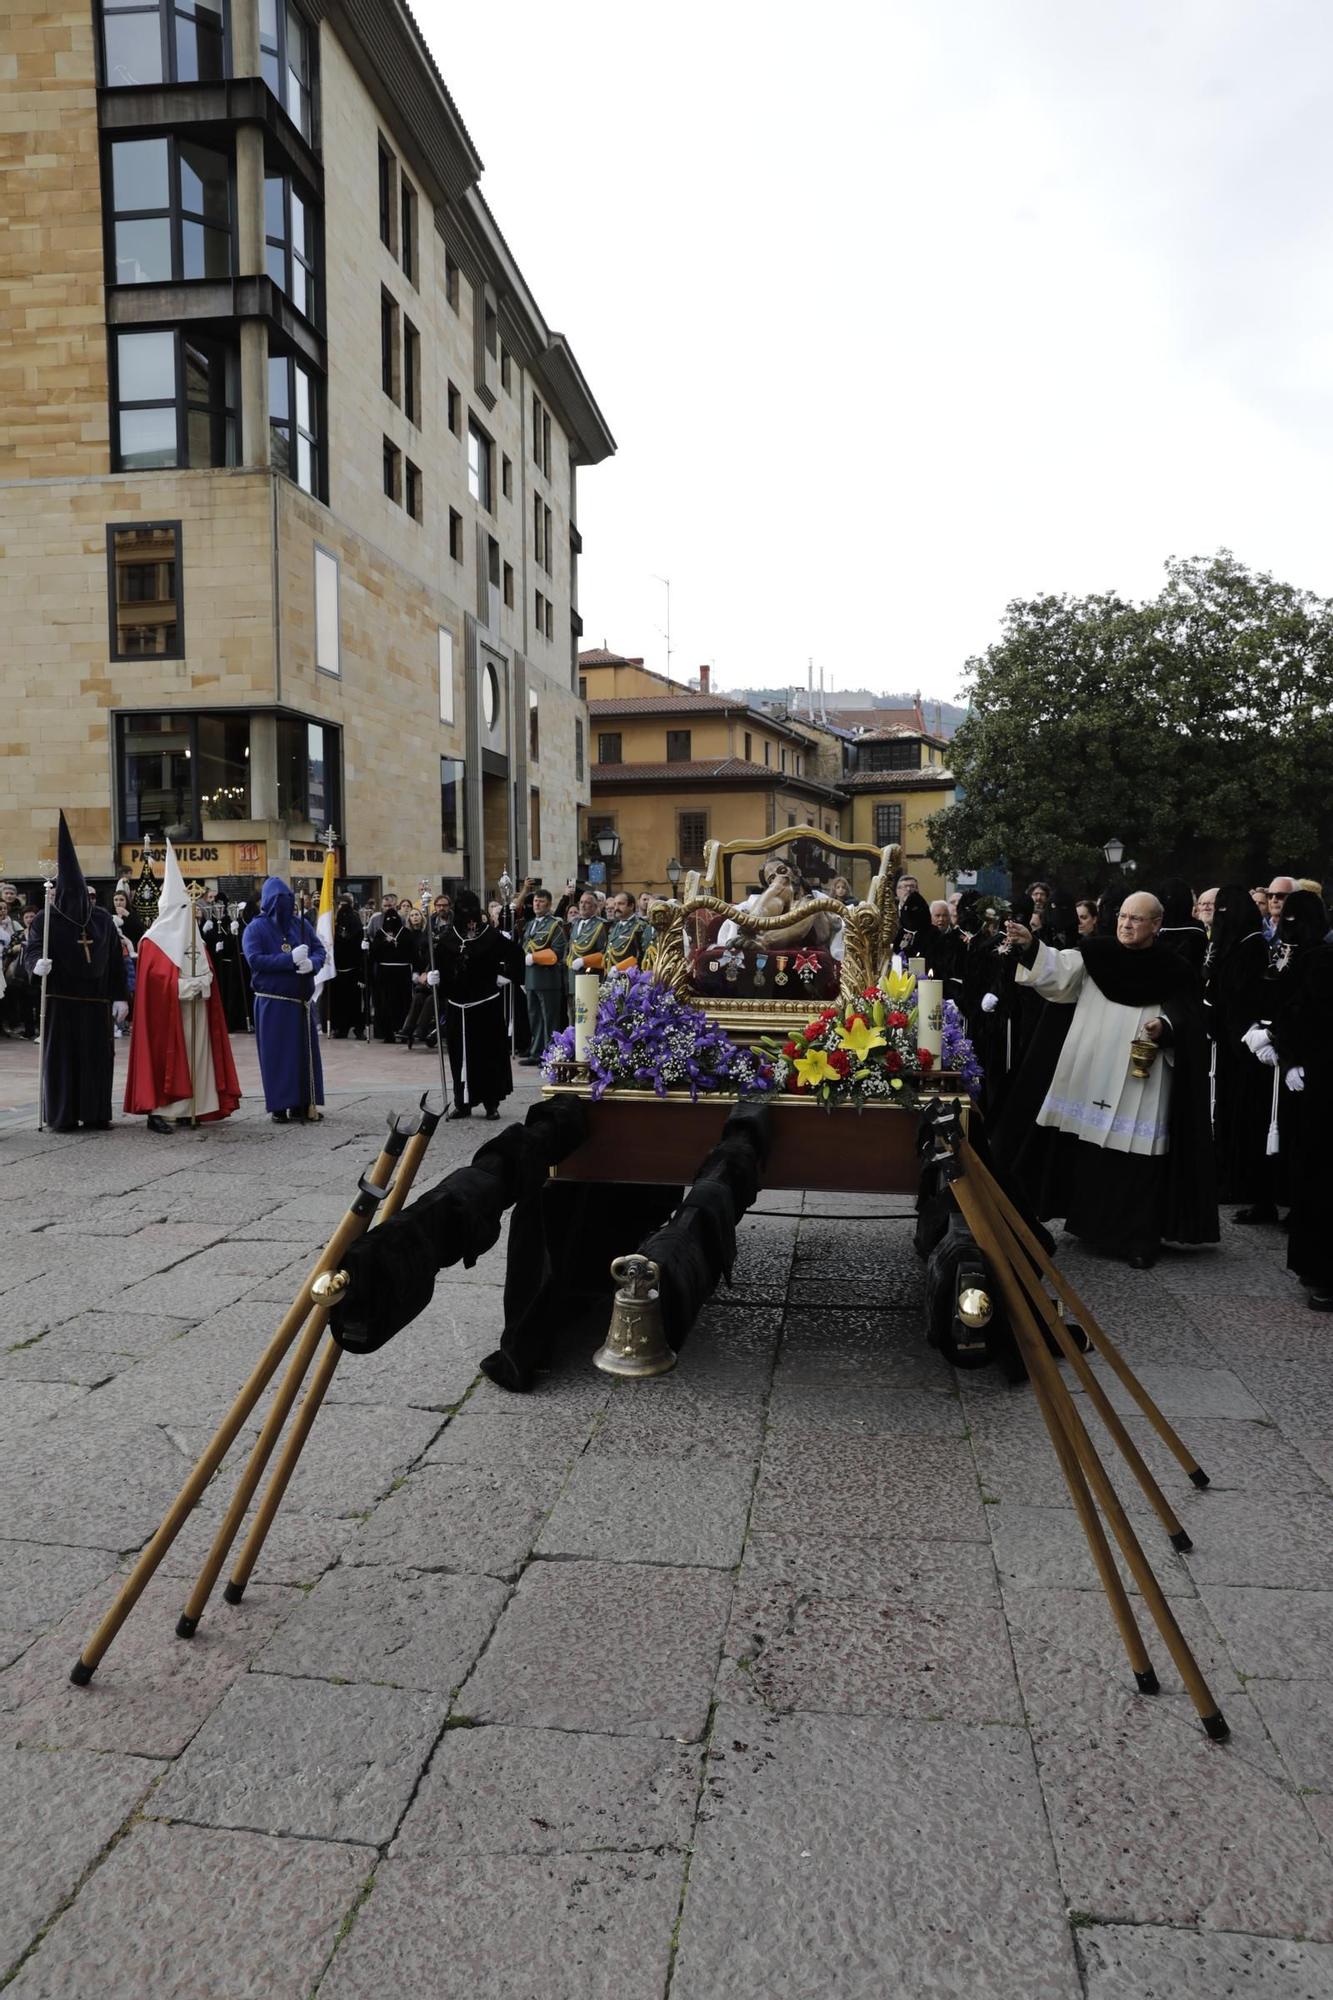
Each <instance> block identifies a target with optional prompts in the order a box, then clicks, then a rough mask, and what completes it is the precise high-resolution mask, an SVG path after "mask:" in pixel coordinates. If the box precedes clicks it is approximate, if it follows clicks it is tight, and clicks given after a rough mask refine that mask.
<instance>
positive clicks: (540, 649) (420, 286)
mask: <svg viewBox="0 0 1333 2000" xmlns="http://www.w3.org/2000/svg"><path fill="white" fill-rule="evenodd" d="M0 164H2V165H3V169H4V193H3V197H2V198H3V201H4V211H5V214H6V217H7V225H8V226H7V229H6V231H5V234H4V237H3V242H2V243H0V341H2V342H3V345H2V347H0V620H2V621H3V626H2V630H3V639H2V641H0V703H3V707H4V714H5V721H4V724H3V726H0V872H3V873H4V874H5V875H7V876H13V877H20V878H21V877H32V876H34V875H36V874H37V872H38V870H39V868H40V864H41V862H42V861H43V860H44V859H45V857H46V856H47V855H48V854H49V853H50V851H51V838H52V828H53V826H54V821H55V815H56V810H57V808H58V807H61V806H63V807H64V808H65V810H66V812H67V814H68V816H69V819H70V823H71V826H72V828H73V831H74V834H75V838H76V840H77V842H78V844H79V848H80V852H81V854H82V856H83V859H84V863H85V867H86V868H87V870H88V872H89V873H90V874H92V875H96V876H110V875H113V874H116V873H119V872H121V871H122V870H123V869H124V868H126V867H131V866H133V865H134V863H135V860H136V857H137V854H138V851H139V849H140V846H141V844H142V842H143V840H144V838H145V837H146V836H150V837H154V838H157V839H160V837H161V836H162V835H163V834H170V835H171V836H172V838H173V839H174V840H176V841H178V842H179V843H180V844H181V846H182V847H183V848H184V849H185V851H186V859H187V873H189V874H193V875H196V876H198V877H199V878H201V879H205V880H213V881H218V880H221V881H224V882H225V881H226V880H227V879H228V878H231V879H236V878H249V877H251V876H255V875H262V874H264V873H265V872H269V871H276V872H290V873H291V874H293V875H295V876H296V877H297V878H298V879H299V878H301V877H312V876H314V875H316V874H317V873H318V871H319V844H320V840H321V837H323V836H325V835H326V834H327V832H328V829H329V828H331V827H332V828H334V829H335V830H336V833H337V836H338V844H339V847H340V849H341V852H342V870H343V872H344V874H345V875H347V876H349V877H351V878H353V879H357V880H360V881H363V882H366V883H368V884H370V885H375V884H376V883H378V886H380V887H383V888H392V889H395V890H397V891H399V892H400V893H401V892H403V891H406V890H412V889H414V888H415V885H416V882H417V880H418V878H419V877H427V878H430V879H433V880H436V881H438V880H439V878H441V877H444V878H453V879H455V880H467V881H470V882H471V883H472V885H473V886H474V887H476V888H478V889H485V888H487V887H489V886H490V885H491V884H493V883H494V882H495V881H496V880H497V878H498V876H499V875H500V873H501V870H502V869H503V868H504V867H505V866H508V867H509V868H510V869H511V870H514V871H515V872H516V873H517V872H523V871H527V870H528V869H531V870H533V871H534V872H536V873H539V874H545V875H546V876H547V877H548V878H558V879H560V880H563V879H564V878H565V876H567V875H570V874H572V873H573V872H574V868H575V861H576V844H577V837H578V826H577V812H576V808H577V805H578V803H579V802H580V801H585V802H586V800H587V797H588V773H589V761H588V753H587V724H586V711H585V707H584V704H583V702H582V700H581V699H580V695H579V688H578V667H577V651H578V639H579V634H580V632H581V629H582V627H581V622H580V619H579V614H578V555H579V550H580V546H581V544H580V539H579V531H578V525H577V518H578V510H577V504H576V481H577V474H578V470H579V468H580V467H581V466H585V465H595V464H597V463H599V462H600V461H601V460H603V459H605V458H607V457H608V456H609V455H610V454H611V453H612V452H613V451H614V449H615V445H614V440H613V439H612V437H611V434H610V432H609V430H608V428H607V425H606V422H605V420H604V418H603V417H602V415H601V412H600V411H599V409H598V407H597V404H596V402H595V400H594V398H593V395H592V393H591V391H590V389H589V387H588V385H587V383H586V381H585V380H584V378H583V375H582V373H581V372H580V369H579V366H578V363H577V362H576V360H575V358H574V355H573V353H572V351H571V349H570V347H569V344H568V342H567V341H566V340H565V338H564V336H563V335H561V334H559V333H555V332H553V331H551V329H550V328H549V327H548V326H547V325H546V322H545V321H544V319H543V318H542V315H541V312H540V310H539V309H538V306H537V303H536V301H535V300H534V298H533V297H532V295H531V293H530V291H529V290H528V287H527V285H526V283H525V281H524V279H523V275H522V273H521V271H520V270H519V268H518V266H517V264H516V262H515V260H514V257H513V255H512V253H511V252H510V250H509V248H508V246H507V244H506V242H505V240H504V237H503V236H502V235H501V233H500V229H499V227H498V226H497V224H496V222H495V220H494V218H493V217H492V215H491V213H490V211H489V209H488V208H487V206H486V203H485V201H484V199H483V198H482V195H481V193H480V190H479V187H478V181H479V178H480V174H481V161H480V159H479V158H478V156H477V152H476V149H475V147H474V145H473V143H472V141H471V139H470V138H469V136H468V132H467V129H466V127H465V126H464V124H463V121H462V118H461V117H460V115H459V112H458V110H457V108H456V106H455V104H454V102H453V100H452V98H451V97H450V94H449V91H448V89H447V88H446V85H445V83H444V80H443V78H442V77H441V75H440V73H439V71H438V69H437V68H436V66H435V63H434V61H433V59H432V57H431V55H430V53H429V51H428V49H427V47H426V45H425V42H424V41H423V39H422V37H421V35H420V33H419V31H418V29H417V27H416V25H415V22H414V21H413V18H412V16H411V14H410V12H409V11H408V9H407V7H406V6H405V5H402V4H400V0H41V4H40V5H39V4H35V0H10V4H9V6H8V7H7V9H6V28H5V33H4V37H3V41H2V42H0Z"/></svg>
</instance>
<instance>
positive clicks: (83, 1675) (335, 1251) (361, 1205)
mask: <svg viewBox="0 0 1333 2000" xmlns="http://www.w3.org/2000/svg"><path fill="white" fill-rule="evenodd" d="M413 1129H414V1128H413V1125H412V1124H411V1123H410V1122H409V1123H408V1124H405V1125H403V1124H400V1122H399V1120H398V1119H397V1118H396V1117H393V1116H391V1117H390V1119H389V1131H388V1134H387V1136H386V1138H385V1141H384V1146H383V1149H382V1151H381V1153H380V1156H379V1158H378V1159H377V1160H376V1162H375V1164H374V1166H373V1167H372V1168H371V1169H370V1172H369V1173H368V1174H365V1175H363V1176H362V1179H361V1183H360V1187H359V1189H358V1191H357V1196H356V1199H355V1201H354V1202H353V1203H352V1206H351V1207H350V1208H349V1209H348V1211H347V1213H346V1215H345V1216H344V1217H343V1219H342V1221H341V1222H340V1223H339V1224H338V1227H337V1228H336V1229H335V1230H334V1232H333V1234H332V1236H331V1237H330V1238H329V1240H328V1242H327V1243H326V1244H325V1246H324V1248H323V1250H322V1251H321V1252H320V1254H319V1256H318V1258H317V1259H316V1260H315V1264H314V1266H313V1268H312V1270H311V1271H310V1273H309V1275H308V1276H307V1277H306V1278H305V1279H304V1280H303V1282H302V1285H301V1289H300V1291H299V1292H298V1293H297V1295H296V1297H295V1299H294V1300H293V1301H292V1304H291V1306H290V1307H289V1309H288V1311H287V1312H286V1314H285V1315H284V1317H283V1319H282V1322H281V1324H280V1325H279V1327H278V1329H277V1332H276V1333H275V1334H274V1335H273V1338H272V1339H271V1340H270V1342H269V1344H268V1346H267V1347H266V1348H265V1349H264V1352H263V1354H262V1355H261V1356H260V1357H259V1360H258V1361H257V1362H256V1363H255V1365H254V1367H253V1368H252V1369H251V1371H250V1374H249V1375H248V1377H247V1378H246V1380H245V1382H244V1384H243V1385H242V1387H241V1390H240V1393H239V1394H238V1395H237V1397H236V1400H235V1402H234V1403H233V1404H232V1406H231V1408H230V1410H229V1411H228V1412H227V1414H226V1416H225V1417H224V1418H223V1420H222V1422H221V1423H220V1424H219V1426H218V1428H217V1430H216V1431H215V1432H214V1433H213V1436H212V1438H211V1439H210V1441H209V1443H208V1444H207V1445H206V1446H205V1447H204V1450H203V1452H202V1454H201V1455H200V1458H199V1460H198V1463H197V1464H196V1465H195V1468H194V1471H193V1472H192V1473H191V1474H190V1476H189V1478H188V1479H187V1480H186V1482H185V1484H184V1486H182V1488H181V1490H180V1492H179V1493H178V1494H177V1495H176V1498H175V1499H174V1500H173V1501H172V1503H171V1506H170V1507H169V1508H168V1509H167V1512H166V1515H165V1516H164V1518H163V1521H162V1525H161V1527H160V1528H159V1529H158V1531H157V1533H156V1534H155V1535H154V1536H153V1539H152V1540H151V1542H149V1544H148V1546H147V1548H145V1549H144V1551H143V1553H142V1554H141V1555H140V1557H139V1560H138V1562H136V1564H135V1565H134V1568H133V1569H132V1570H131V1571H130V1574H129V1576H128V1577H127V1578H126V1580H125V1583H124V1585H123V1587H122V1589H121V1591H120V1594H119V1595H118V1596H117V1598H116V1600H115V1602H114V1603H113V1604H112V1606H111V1609H110V1610H109V1611H108V1612H107V1614H106V1617H105V1618H104V1619H103V1620H102V1622H101V1624H100V1625H99V1626H98V1628H97V1630H96V1631H95V1632H94V1633H93V1636H92V1638H91V1639H89V1641H88V1643H87V1645H86V1646H85V1647H84V1649H83V1651H82V1652H81V1653H80V1655H79V1657H78V1659H77V1660H76V1661H75V1662H74V1665H73V1666H72V1667H71V1669H70V1676H69V1677H70V1679H71V1680H72V1681H73V1682H74V1685H75V1686H76V1687H87V1685H88V1683H89V1681H90V1680H91V1679H92V1677H93V1675H94V1674H95V1673H96V1671H97V1668H98V1665H99V1663H100V1662H101V1660H102V1658H103V1656H104V1654H105V1653H106V1650H107V1648H108V1646H110V1644H111V1642H112V1640H113V1639H114V1638H115V1636H116V1634H117V1632H119V1630H120V1628H121V1626H122V1625H123V1624H124V1623H125V1620H126V1619H127V1618H128V1617H129V1615H130V1612H131V1611H132V1610H133V1609H134V1607H135V1605H136V1604H137V1603H138V1601H139V1599H140V1597H141V1596H142V1595H143V1592H144V1589H145V1587H146V1585H147V1584H148V1582H149V1580H150V1579H151V1577H152V1576H153V1574H154V1572H155V1571H156V1570H157V1568H158V1566H159V1564H160V1563H161V1561H162V1558H163V1557H164V1556H165V1555H166V1553H167V1550H168V1549H169V1548H170V1547H171V1545H172V1543H173V1542H174V1541H175V1539H176V1537H177V1535H178V1534H179V1533H180V1531H181V1529H182V1527H183V1526H184V1525H185V1521H186V1519H187V1517H188V1515H189V1513H190V1511H191V1509H192V1508H193V1506H194V1504H195V1502H196V1500H198V1498H199V1496H200V1494H201V1493H202V1492H203V1490H204V1488H205V1486H207V1484H208V1482H209V1480H210V1479H211V1478H212V1477H213V1474H214V1473H215V1472H216V1471H217V1469H218V1467H219V1466H220V1465H221V1463H222V1461H223V1459H224V1458H225V1457H226V1455H227V1453H228V1452H229V1451H230V1450H231V1447H232V1445H233V1443H234V1442H235V1440H236V1437H237V1435H238V1433H239V1431H240V1429H241V1426H242V1424H243V1423H244V1422H245V1420H246V1418H247V1417H248V1416H249V1414H250V1412H251V1410H252V1409H253V1408H254V1406H255V1404H256V1403H257V1402H258V1401H259V1398H260V1397H261V1396H262V1395H263V1393H264V1390H265V1389H266V1388H267V1387H268V1384H269V1382H270V1380H271V1379H272V1377H273V1374H274V1373H275V1371H276V1369H277V1367H278V1364H279V1362H280V1361H281V1360H282V1357H283V1355H284V1354H285V1353H286V1352H287V1349H288V1348H289V1347H290V1346H291V1344H292V1342H293V1341H294V1340H295V1338H296V1336H297V1334H298V1333H299V1332H300V1330H301V1328H302V1326H303V1325H304V1324H305V1321H306V1319H307V1317H308V1316H309V1313H310V1287H311V1285H312V1284H313V1283H314V1281H315V1279H316V1278H318V1277H319V1276H320V1274H321V1273H322V1272H324V1271H334V1270H337V1268H338V1266H339V1264H340V1263H341V1261H342V1255H343V1252H344V1250H346V1248H347V1246H348V1244H349V1243H352V1242H355V1240H356V1238H357V1237H358V1236H360V1235H361V1234H362V1233H363V1231H364V1230H365V1229H366V1228H367V1226H368V1224H369V1222H370V1219H371V1217H372V1215H373V1214H374V1212H375V1210H376V1208H377V1207H378V1206H379V1204H380V1202H381V1201H383V1200H384V1198H385V1195H386V1192H387V1190H388V1185H389V1176H390V1175H391V1174H392V1172H393V1169H394V1166H395V1164H396V1162H397V1161H398V1159H399V1158H400V1156H401V1155H402V1153H403V1150H404V1148H405V1147H406V1145H407V1143H408V1140H409V1138H410V1137H411V1134H412V1131H413Z"/></svg>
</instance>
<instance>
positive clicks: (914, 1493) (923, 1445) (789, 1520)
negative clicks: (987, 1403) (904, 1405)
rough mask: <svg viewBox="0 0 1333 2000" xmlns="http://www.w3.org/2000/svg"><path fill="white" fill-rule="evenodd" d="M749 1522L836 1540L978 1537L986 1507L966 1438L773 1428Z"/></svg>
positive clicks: (981, 1535)
mask: <svg viewBox="0 0 1333 2000" xmlns="http://www.w3.org/2000/svg"><path fill="white" fill-rule="evenodd" d="M753 1520H754V1525H755V1526H756V1527H760V1528H768V1529H770V1530H772V1531H774V1532H776V1533H790V1534H826V1535H832V1536H834V1537H837V1538H839V1539H846V1538H853V1539H855V1538H857V1537H867V1538H868V1539H870V1540H880V1539H882V1538H884V1537H885V1536H893V1537H901V1536H904V1535H906V1536H913V1535H934V1536H938V1537H941V1538H943V1539H946V1540H953V1541H983V1540H985V1538H986V1533H987V1529H986V1520H985V1510H984V1509H983V1508H982V1505H981V1497H980V1494H979V1492H978V1489H977V1477H976V1471H975V1469H974V1467H973V1464H972V1457H971V1453H970V1451H969V1450H968V1447H967V1445H966V1443H965V1442H963V1441H962V1440H959V1441H957V1442H954V1441H952V1440H948V1439H943V1438H925V1437H888V1436H882V1435H872V1436H868V1437H851V1436H841V1435H839V1434H837V1433H836V1432H835V1433H823V1432H821V1431H820V1430H818V1429H814V1428H810V1427H806V1428H802V1429H793V1430H791V1431H787V1430H783V1431H779V1432H775V1433H774V1435H772V1436H771V1437H770V1439H769V1443H768V1448H767V1450H766V1451H765V1453H764V1462H763V1468H762V1470H761V1473H760V1479H759V1488H758V1491H757V1493H756V1495H755V1502H754V1512H753Z"/></svg>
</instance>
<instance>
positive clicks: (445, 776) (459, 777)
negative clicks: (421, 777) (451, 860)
mask: <svg viewBox="0 0 1333 2000" xmlns="http://www.w3.org/2000/svg"><path fill="white" fill-rule="evenodd" d="M464 770H465V766H464V763H463V760H462V758H461V757H441V759H440V846H441V847H442V848H443V850H444V852H445V853H446V854H461V853H462V852H463V846H464V841H465V839H466V834H465V826H466V818H465V810H464V808H465V794H464V785H465V783H466V779H465V777H464Z"/></svg>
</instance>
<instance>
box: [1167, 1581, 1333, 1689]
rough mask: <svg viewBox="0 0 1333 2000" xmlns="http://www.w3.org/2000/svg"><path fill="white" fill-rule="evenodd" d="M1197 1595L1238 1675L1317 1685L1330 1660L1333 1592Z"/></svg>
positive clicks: (1232, 1588) (1204, 1590)
mask: <svg viewBox="0 0 1333 2000" xmlns="http://www.w3.org/2000/svg"><path fill="white" fill-rule="evenodd" d="M1199 1595H1200V1597H1201V1598H1202V1599H1203V1603H1204V1606H1205V1608H1206V1609H1207V1612H1208V1615H1209V1617H1210V1618H1211V1619H1212V1622H1213V1624H1214V1626H1215V1627H1216V1629H1217V1631H1218V1632H1219V1633H1220V1634H1221V1636H1222V1638H1223V1640H1224V1641H1225V1643H1226V1647H1227V1650H1228V1652H1229V1654H1230V1656H1231V1658H1232V1659H1233V1660H1234V1662H1235V1664H1236V1670H1237V1672H1238V1673H1242V1674H1256V1675H1264V1676H1271V1677H1273V1678H1274V1679H1278V1680H1318V1679H1320V1678H1321V1677H1322V1676H1323V1675H1324V1674H1326V1673H1327V1672H1328V1670H1329V1662H1330V1660H1333V1591H1328V1590H1300V1589H1296V1590H1275V1589H1268V1588H1266V1587H1265V1586H1263V1585H1252V1586H1237V1585H1222V1584H1219V1585H1213V1584H1209V1583H1207V1582H1204V1583H1203V1584H1201V1586H1200V1590H1199Z"/></svg>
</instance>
